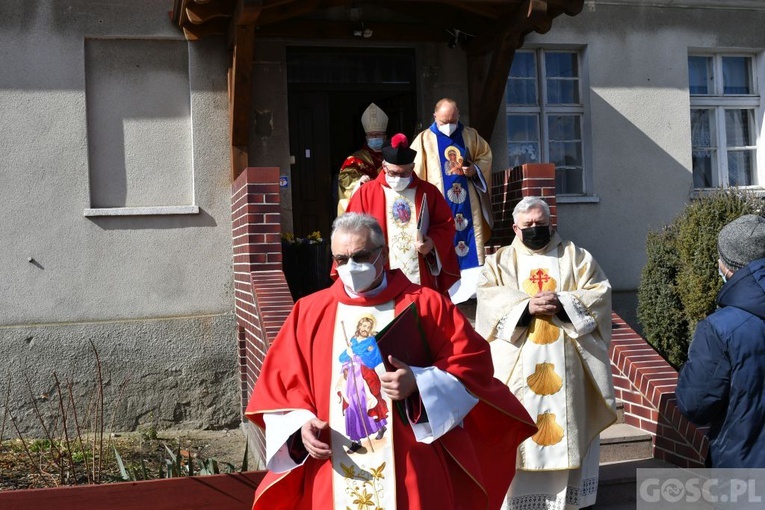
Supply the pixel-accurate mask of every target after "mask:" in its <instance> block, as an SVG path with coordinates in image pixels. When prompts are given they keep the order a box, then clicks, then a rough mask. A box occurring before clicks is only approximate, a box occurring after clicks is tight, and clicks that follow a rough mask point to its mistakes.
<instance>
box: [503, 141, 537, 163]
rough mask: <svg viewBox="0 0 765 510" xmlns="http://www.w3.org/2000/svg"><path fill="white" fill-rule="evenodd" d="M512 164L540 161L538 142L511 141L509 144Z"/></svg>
mask: <svg viewBox="0 0 765 510" xmlns="http://www.w3.org/2000/svg"><path fill="white" fill-rule="evenodd" d="M507 153H508V156H509V157H508V159H509V163H510V166H518V165H522V164H524V163H539V144H538V143H510V144H508V146H507Z"/></svg>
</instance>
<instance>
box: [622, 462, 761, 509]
mask: <svg viewBox="0 0 765 510" xmlns="http://www.w3.org/2000/svg"><path fill="white" fill-rule="evenodd" d="M636 489H637V506H636V508H637V510H648V509H651V510H664V509H671V510H680V509H685V508H688V509H691V508H692V509H699V508H702V509H704V508H710V509H718V508H719V509H733V508H736V509H739V508H764V507H765V505H763V499H764V498H765V469H693V470H687V469H680V468H671V469H638V470H637V487H636Z"/></svg>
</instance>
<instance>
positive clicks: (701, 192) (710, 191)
mask: <svg viewBox="0 0 765 510" xmlns="http://www.w3.org/2000/svg"><path fill="white" fill-rule="evenodd" d="M721 191H733V192H737V193H748V194H751V195H754V196H756V197H760V198H765V188H763V187H762V186H736V187H732V188H695V189H694V190H692V191H691V199H695V198H702V197H707V196H710V195H715V194H717V193H720V192H721Z"/></svg>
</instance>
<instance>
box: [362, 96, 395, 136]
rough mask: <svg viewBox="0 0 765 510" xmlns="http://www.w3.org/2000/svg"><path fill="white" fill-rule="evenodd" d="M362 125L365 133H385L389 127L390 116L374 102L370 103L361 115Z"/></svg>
mask: <svg viewBox="0 0 765 510" xmlns="http://www.w3.org/2000/svg"><path fill="white" fill-rule="evenodd" d="M361 125H362V126H364V132H365V133H374V132H380V133H384V132H385V130H386V129H387V128H388V116H387V115H385V112H384V111H382V110H381V109H380V107H379V106H377V105H376V104H374V103H370V105H369V106H367V109H366V110H364V113H363V114H362V115H361Z"/></svg>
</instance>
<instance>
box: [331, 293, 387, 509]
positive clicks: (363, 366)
mask: <svg viewBox="0 0 765 510" xmlns="http://www.w3.org/2000/svg"><path fill="white" fill-rule="evenodd" d="M394 315H395V312H394V302H393V301H390V302H389V303H385V304H382V305H377V306H375V307H364V306H350V305H345V304H342V303H339V304H338V306H337V314H336V316H335V334H334V339H333V345H332V374H333V376H332V384H331V386H330V387H331V392H332V394H331V395H330V414H329V416H330V418H329V426H330V431H331V445H332V471H333V474H332V494H333V497H334V508H335V509H340V510H345V509H346V508H375V509H380V510H395V508H396V472H395V465H394V459H393V448H394V445H393V416H392V414H391V410H392V409H393V406H392V404H391V400H390V399H389V398H388V397H387V396H385V395H384V394H383V392H382V391H381V389H380V377H379V376H380V374H382V373H384V372H385V368H384V366H383V359H382V355H381V354H380V351H379V349H378V348H377V341H376V339H375V335H376V334H377V332H378V331H379V330H381V329H382V328H383V327H385V326H386V325H387V324H388V323H389V322H390V321H391V320H393V318H394Z"/></svg>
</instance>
